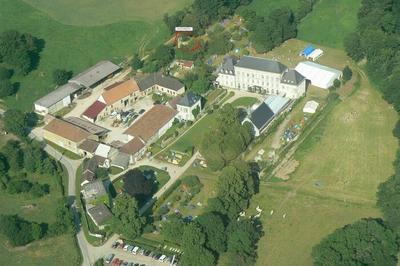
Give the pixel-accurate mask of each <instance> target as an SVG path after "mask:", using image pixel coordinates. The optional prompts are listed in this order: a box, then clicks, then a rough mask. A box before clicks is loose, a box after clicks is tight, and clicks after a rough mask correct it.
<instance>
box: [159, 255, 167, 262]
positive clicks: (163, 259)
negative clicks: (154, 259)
mask: <svg viewBox="0 0 400 266" xmlns="http://www.w3.org/2000/svg"><path fill="white" fill-rule="evenodd" d="M166 257H167V256H165V255H164V254H163V255H161V257H160V258H158V261H160V262H164V261H165V258H166Z"/></svg>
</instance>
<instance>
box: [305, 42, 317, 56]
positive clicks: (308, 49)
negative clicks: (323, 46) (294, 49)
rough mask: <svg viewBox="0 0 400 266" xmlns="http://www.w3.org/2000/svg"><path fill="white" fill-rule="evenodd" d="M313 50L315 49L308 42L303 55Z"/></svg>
mask: <svg viewBox="0 0 400 266" xmlns="http://www.w3.org/2000/svg"><path fill="white" fill-rule="evenodd" d="M314 50H315V48H314V47H313V46H312V45H311V44H310V45H308V46H307V47H306V48H305V49H304V50H303V55H305V56H308V55H310V54H311V53H312V52H313V51H314Z"/></svg>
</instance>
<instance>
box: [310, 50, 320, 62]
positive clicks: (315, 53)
mask: <svg viewBox="0 0 400 266" xmlns="http://www.w3.org/2000/svg"><path fill="white" fill-rule="evenodd" d="M323 54H324V51H322V50H321V49H315V50H314V51H313V52H312V53H311V54H309V55H308V56H307V59H311V60H313V61H315V60H317V59H318V58H320V57H321V56H322V55H323Z"/></svg>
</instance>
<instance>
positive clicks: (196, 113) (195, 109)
mask: <svg viewBox="0 0 400 266" xmlns="http://www.w3.org/2000/svg"><path fill="white" fill-rule="evenodd" d="M199 114H200V107H199V106H197V107H196V108H194V109H193V111H192V115H193V116H194V118H195V119H196V118H197V116H198V115H199Z"/></svg>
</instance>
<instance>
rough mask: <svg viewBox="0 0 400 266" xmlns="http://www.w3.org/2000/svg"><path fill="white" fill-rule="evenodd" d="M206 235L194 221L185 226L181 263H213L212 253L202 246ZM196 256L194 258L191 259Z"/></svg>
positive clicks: (198, 265)
mask: <svg viewBox="0 0 400 266" xmlns="http://www.w3.org/2000/svg"><path fill="white" fill-rule="evenodd" d="M205 241H206V236H205V234H204V233H203V232H202V229H201V227H200V226H199V225H198V224H196V223H190V224H188V225H187V226H185V229H184V231H183V235H182V245H181V246H182V248H183V255H182V260H181V263H182V265H190V266H203V265H214V263H215V262H214V261H215V258H214V256H213V254H212V253H211V252H210V251H209V250H208V249H206V248H205V247H204V244H205ZM193 258H196V259H193Z"/></svg>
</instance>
